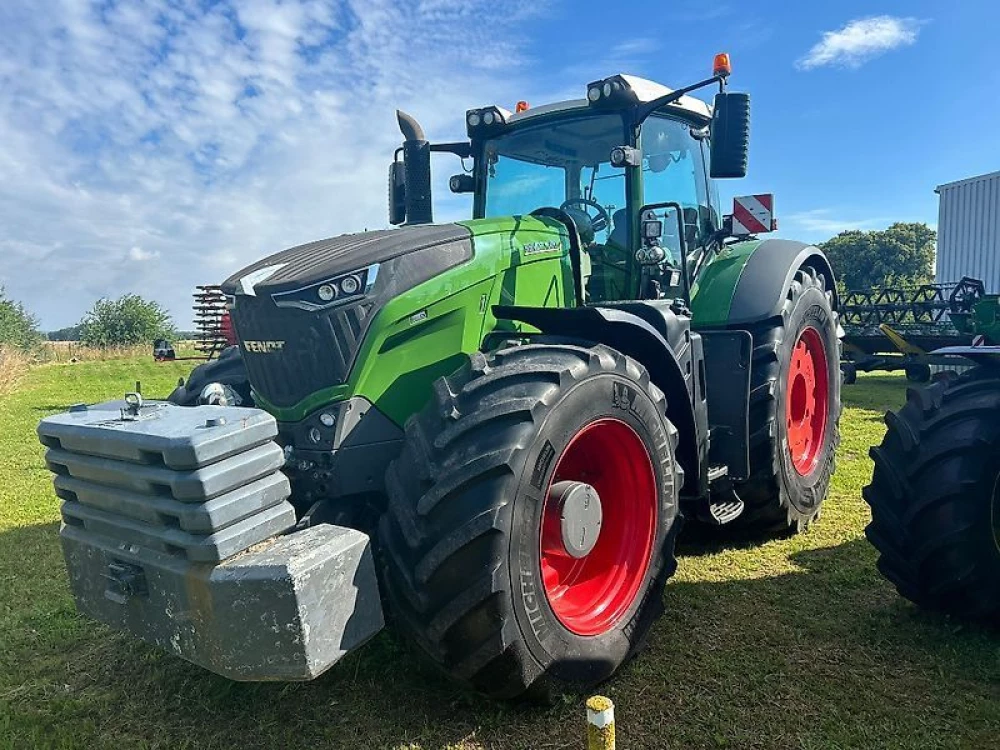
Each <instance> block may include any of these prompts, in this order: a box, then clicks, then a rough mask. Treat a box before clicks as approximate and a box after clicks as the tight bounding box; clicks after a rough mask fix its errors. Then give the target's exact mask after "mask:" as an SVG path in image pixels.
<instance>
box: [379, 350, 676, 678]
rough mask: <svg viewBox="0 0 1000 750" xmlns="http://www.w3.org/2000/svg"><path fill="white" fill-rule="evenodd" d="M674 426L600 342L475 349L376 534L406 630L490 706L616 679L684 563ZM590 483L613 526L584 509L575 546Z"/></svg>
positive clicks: (641, 372)
mask: <svg viewBox="0 0 1000 750" xmlns="http://www.w3.org/2000/svg"><path fill="white" fill-rule="evenodd" d="M665 415H666V400H665V398H664V396H663V394H662V392H660V390H659V389H658V388H656V386H655V385H653V384H652V383H651V382H650V381H649V376H648V375H647V373H646V371H645V369H643V368H642V367H641V366H640V365H638V364H637V363H636V362H634V361H633V360H631V359H629V358H627V357H625V356H624V355H622V354H620V353H618V352H616V351H614V350H612V349H610V348H608V347H605V346H601V345H597V346H592V347H589V346H581V345H575V344H567V343H558V342H546V343H538V344H529V345H525V346H517V347H513V348H509V349H504V350H502V351H500V352H498V353H496V354H493V355H483V354H474V355H473V356H472V357H471V362H470V363H469V365H467V366H466V367H464V368H462V369H461V370H459V371H458V372H457V373H455V374H454V375H452V376H450V377H448V378H444V379H441V380H439V381H438V382H437V384H436V386H435V393H434V396H433V398H432V400H431V403H430V404H429V405H428V406H427V408H426V409H424V410H423V411H422V412H421V413H420V414H418V415H416V416H415V417H413V418H412V419H411V420H410V421H409V422H408V423H407V428H406V435H407V437H406V442H405V444H404V448H403V451H402V453H401V455H400V457H399V459H398V460H396V461H395V462H393V464H391V465H390V467H389V470H388V473H387V479H386V483H387V488H388V493H389V506H388V509H387V512H386V513H385V515H384V516H383V517H382V520H381V523H380V525H379V539H380V543H381V551H382V558H383V561H384V582H385V584H386V595H387V599H388V604H389V610H390V613H391V614H392V615H394V617H395V620H396V623H397V626H398V627H399V629H400V630H401V631H402V632H403V633H404V634H405V636H407V637H408V638H409V639H410V640H411V641H412V642H413V643H415V644H416V645H417V646H418V647H419V648H420V649H421V650H422V651H423V652H424V653H425V654H426V655H427V656H428V657H430V659H431V660H432V661H433V662H434V663H436V664H437V665H438V666H439V667H440V668H441V669H442V670H443V671H444V672H446V673H447V674H448V675H450V676H451V677H453V678H455V679H457V680H459V681H461V682H463V683H465V684H468V685H470V686H472V687H473V688H475V689H477V690H479V691H480V692H483V693H485V694H487V695H490V696H492V697H496V698H514V697H517V696H520V695H522V694H524V693H527V692H529V691H530V692H532V693H544V694H551V693H552V692H572V691H578V690H582V689H584V688H587V687H589V686H591V685H594V684H596V683H598V682H601V681H603V680H605V679H607V678H608V677H609V676H611V674H612V673H614V671H615V670H616V669H617V668H618V667H619V666H620V665H621V664H622V663H623V662H624V661H625V660H627V659H628V658H629V657H630V656H631V655H633V654H634V653H635V652H636V650H637V649H639V648H640V647H641V645H642V644H643V642H644V641H645V639H646V637H647V636H648V633H649V630H650V628H651V626H652V624H653V622H654V620H655V619H656V617H657V616H658V615H659V614H660V613H661V612H662V609H663V603H662V594H663V587H664V585H665V583H666V580H667V578H668V577H669V576H670V575H672V574H673V572H674V570H675V568H676V562H675V559H674V555H673V550H674V539H675V536H676V531H677V529H678V526H679V523H678V520H677V510H678V493H679V489H680V486H681V484H682V481H681V477H680V468H679V466H678V464H677V461H676V459H675V455H674V453H675V448H676V431H675V430H674V428H673V427H672V426H671V425H670V423H669V422H668V421H667V418H666V416H665ZM581 486H583V487H586V486H589V487H590V488H591V489H592V490H593V491H594V497H597V498H599V501H598V507H599V508H600V511H601V515H602V518H601V520H600V523H599V524H598V526H595V521H594V518H595V516H594V514H593V510H594V509H593V507H592V506H590V505H589V504H587V507H588V508H590V511H588V512H587V513H584V512H583V511H580V513H581V516H580V517H581V518H584V519H589V520H586V521H585V522H584V521H581V522H580V524H579V526H580V529H581V531H580V533H579V534H578V535H576V536H573V537H572V538H569V539H568V538H567V536H566V534H567V532H566V531H565V530H563V526H562V525H561V521H562V515H565V516H567V517H570V521H572V520H573V517H575V516H574V513H575V512H574V511H565V512H564V513H562V514H561V513H560V511H561V510H564V509H565V508H567V507H569V504H568V503H569V501H568V500H565V497H566V496H565V495H564V494H562V493H563V492H564V490H566V488H567V487H570V488H572V487H577V488H579V487H581ZM577 497H578V498H579V497H580V494H579V493H577ZM560 502H563V503H565V504H564V505H561V506H560V505H556V503H560ZM582 507H583V506H577V509H578V510H579V508H582ZM588 524H589V525H588ZM571 525H572V524H571ZM596 528H599V533H597V535H596V536H594V535H593V534H592V533H591V532H593V531H594V530H595V529H596ZM588 529H589V531H588ZM574 534H576V532H574ZM595 539H596V542H595V541H594V540H595ZM578 542H579V543H580V544H579V548H577V549H572V548H573V546H574V545H575V544H577V543H578ZM571 552H572V553H571Z"/></svg>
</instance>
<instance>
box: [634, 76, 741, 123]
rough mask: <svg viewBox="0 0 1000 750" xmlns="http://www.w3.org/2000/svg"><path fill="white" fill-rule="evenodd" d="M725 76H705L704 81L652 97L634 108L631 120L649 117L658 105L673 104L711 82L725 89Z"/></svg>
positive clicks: (639, 121) (641, 119)
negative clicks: (655, 97) (652, 98)
mask: <svg viewBox="0 0 1000 750" xmlns="http://www.w3.org/2000/svg"><path fill="white" fill-rule="evenodd" d="M726 77H727V76H724V75H717V76H712V77H711V78H706V79H705V80H704V81H698V83H692V84H691V85H690V86H685V87H684V88H681V89H677V90H676V91H671V92H670V93H669V94H667V95H665V96H661V97H660V98H659V99H654V100H653V101H651V102H647V103H646V104H642V105H640V106H638V107H636V108H635V110H634V115H633V122H634V123H635V124H637V125H638V124H639V123H641V122H642V121H643V120H645V119H646V118H647V117H649V116H650V115H651V114H653V112H655V111H656V110H658V109H659V108H660V107H665V106H666V105H668V104H673V103H674V102H676V101H677V100H678V99H680V98H681V97H683V96H686V95H687V94H690V93H691V92H692V91H696V90H697V89H700V88H704V87H705V86H711V85H712V84H713V83H718V84H719V91H725V89H726Z"/></svg>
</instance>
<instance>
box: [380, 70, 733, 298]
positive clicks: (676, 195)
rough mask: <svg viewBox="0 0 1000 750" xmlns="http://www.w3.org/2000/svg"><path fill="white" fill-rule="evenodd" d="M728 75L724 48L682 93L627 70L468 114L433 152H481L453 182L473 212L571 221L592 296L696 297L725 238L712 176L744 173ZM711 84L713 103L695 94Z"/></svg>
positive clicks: (399, 215)
mask: <svg viewBox="0 0 1000 750" xmlns="http://www.w3.org/2000/svg"><path fill="white" fill-rule="evenodd" d="M728 74H729V64H728V58H727V57H725V56H724V55H720V56H719V57H718V58H717V59H716V65H715V70H714V75H713V77H712V78H710V79H707V80H706V81H701V82H699V83H696V84H694V85H692V86H688V87H685V88H684V89H681V90H678V91H674V90H671V89H669V88H667V87H665V86H662V85H660V84H658V83H654V82H652V81H648V80H645V79H642V78H638V77H635V76H630V75H623V74H619V75H615V76H611V77H609V78H606V79H603V80H600V81H595V82H593V83H591V84H589V85H588V86H587V89H586V97H585V98H582V99H576V100H570V101H564V102H558V103H554V104H548V105H543V106H541V107H537V108H531V107H529V106H528V104H527V103H526V102H519V103H518V105H517V107H516V111H515V112H513V113H512V112H509V111H507V110H505V109H503V108H500V107H497V106H490V107H484V108H480V109H473V110H469V111H468V112H467V113H466V127H467V133H468V136H469V141H468V143H457V144H433V145H430V146H429V151H451V152H452V153H457V154H458V155H460V156H462V157H471V163H472V168H471V170H470V172H467V173H464V174H458V175H455V176H453V177H452V178H451V180H450V181H449V185H450V188H451V190H452V192H455V193H473V195H474V199H473V217H474V218H492V217H504V216H524V215H529V214H539V213H546V214H548V215H560V216H561V217H563V219H564V220H565V221H567V222H568V223H571V224H572V226H573V228H574V229H575V233H576V235H577V237H578V238H579V245H580V275H581V277H582V291H583V300H581V301H582V302H583V303H584V304H600V303H607V302H617V301H623V300H640V299H683V300H685V301H688V302H689V301H690V290H691V284H692V279H693V277H694V275H695V274H696V273H697V271H698V270H700V269H701V268H703V267H704V266H705V262H704V261H705V260H706V259H708V258H709V257H710V256H711V255H712V254H713V253H714V251H715V250H717V249H718V247H719V246H720V243H721V241H722V238H723V237H724V236H725V231H724V221H723V216H722V212H721V209H720V205H719V197H718V192H717V190H716V188H715V185H714V183H713V181H712V178H713V177H743V176H744V175H745V173H746V159H747V148H748V132H749V124H748V123H749V106H748V105H749V101H748V98H747V96H746V95H745V94H733V93H728V92H726V91H725V81H726V77H727V76H728ZM713 83H718V85H719V89H720V90H719V93H718V94H717V95H716V99H715V106H714V109H713V108H710V107H709V106H708V105H707V104H706V103H705V102H703V101H701V100H700V99H696V98H693V97H691V96H688V95H687V93H686V92H688V91H692V90H694V89H697V88H699V87H702V86H706V85H710V84H713ZM713 111H714V112H715V113H716V114H715V117H714V119H713ZM404 132H405V131H404ZM408 142H409V141H408ZM401 151H403V152H407V145H405V144H404V147H403V149H401ZM410 154H413V155H414V156H415V155H416V154H415V153H414V151H413V149H410V151H409V152H408V153H407V156H409V155H410ZM393 171H394V172H400V171H402V165H400V164H399V163H396V164H394V165H393ZM425 173H426V174H428V175H429V169H427V170H426V172H425ZM408 176H409V173H408V172H406V174H405V175H399V176H397V177H396V178H394V179H393V183H398V185H399V188H400V190H399V193H398V195H397V201H396V204H397V205H398V206H400V210H397V211H396V212H394V215H393V217H392V219H393V223H402V222H403V220H404V219H405V220H406V223H414V220H413V217H412V213H411V214H407V213H406V210H405V202H406V198H405V192H406V187H405V185H406V183H407V182H408V179H406V178H408ZM400 177H403V179H400ZM426 194H427V195H428V196H429V189H428V190H427V191H426ZM417 218H418V221H419V220H420V219H421V217H420V216H418V217H417ZM426 218H427V220H430V216H429V213H428V215H427V217H426Z"/></svg>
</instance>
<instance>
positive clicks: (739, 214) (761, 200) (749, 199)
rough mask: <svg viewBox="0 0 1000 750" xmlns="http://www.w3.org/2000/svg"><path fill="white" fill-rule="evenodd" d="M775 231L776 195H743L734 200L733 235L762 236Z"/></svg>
mask: <svg viewBox="0 0 1000 750" xmlns="http://www.w3.org/2000/svg"><path fill="white" fill-rule="evenodd" d="M773 229H774V195H772V194H771V193H764V194H762V195H741V196H738V197H736V198H733V234H734V235H737V236H739V235H743V234H760V233H761V232H770V231H772V230H773Z"/></svg>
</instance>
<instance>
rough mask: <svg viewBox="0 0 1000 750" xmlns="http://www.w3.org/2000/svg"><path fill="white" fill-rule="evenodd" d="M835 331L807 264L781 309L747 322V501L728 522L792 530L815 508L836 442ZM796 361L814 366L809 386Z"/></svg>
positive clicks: (818, 280)
mask: <svg viewBox="0 0 1000 750" xmlns="http://www.w3.org/2000/svg"><path fill="white" fill-rule="evenodd" d="M838 330H839V326H838V324H837V313H836V312H835V311H834V310H833V293H832V291H831V290H829V289H827V284H826V278H825V277H824V276H822V275H821V274H818V273H817V272H816V270H815V269H813V268H811V267H809V266H804V267H803V268H801V269H799V271H797V272H796V274H795V279H794V281H792V284H791V286H790V288H789V290H788V293H787V296H786V299H785V304H784V307H783V309H782V311H781V316H780V317H779V318H776V319H774V320H771V321H769V322H768V323H765V324H762V325H760V326H757V327H755V328H753V329H751V331H750V333H751V335H752V336H753V344H754V350H753V360H752V363H751V391H750V478H749V479H748V480H747V481H745V482H742V483H739V484H737V486H736V491H737V493H738V494H739V496H740V499H742V500H743V503H744V506H745V508H744V511H743V514H742V515H741V516H740V517H739V518H737V519H736V520H735V521H733V522H732V526H733V527H734V528H737V529H742V530H744V531H746V532H749V533H751V534H755V535H756V534H782V533H787V532H793V533H794V532H799V531H802V530H804V529H805V528H806V527H807V526H808V525H809V524H810V523H811V522H812V521H813V520H814V519H815V518H816V517H817V516H818V515H819V512H820V507H821V505H822V504H823V501H824V499H825V498H826V494H827V490H828V489H829V486H830V477H831V476H832V475H833V470H834V454H835V452H836V449H837V445H838V444H839V442H840V427H839V421H840V410H841V404H840V385H841V376H840V364H839V363H840V340H839V338H838ZM797 366H798V367H799V368H800V369H801V367H802V366H804V367H805V368H806V369H807V370H808V369H809V368H810V367H811V368H812V370H811V372H812V378H811V380H812V381H813V383H812V385H810V386H809V388H807V391H802V390H801V389H802V387H803V383H802V382H800V378H799V377H798V376H797V375H796V367H797ZM806 374H808V373H806ZM820 390H822V391H823V392H822V393H820ZM803 393H805V398H806V401H802V400H801V399H802V398H803ZM820 402H822V403H824V404H825V408H814V410H813V411H812V412H809V410H808V404H810V403H812V404H814V405H815V404H818V403H820ZM803 404H806V411H802V406H803ZM820 421H821V422H822V424H821V425H820V424H819V422H820Z"/></svg>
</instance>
